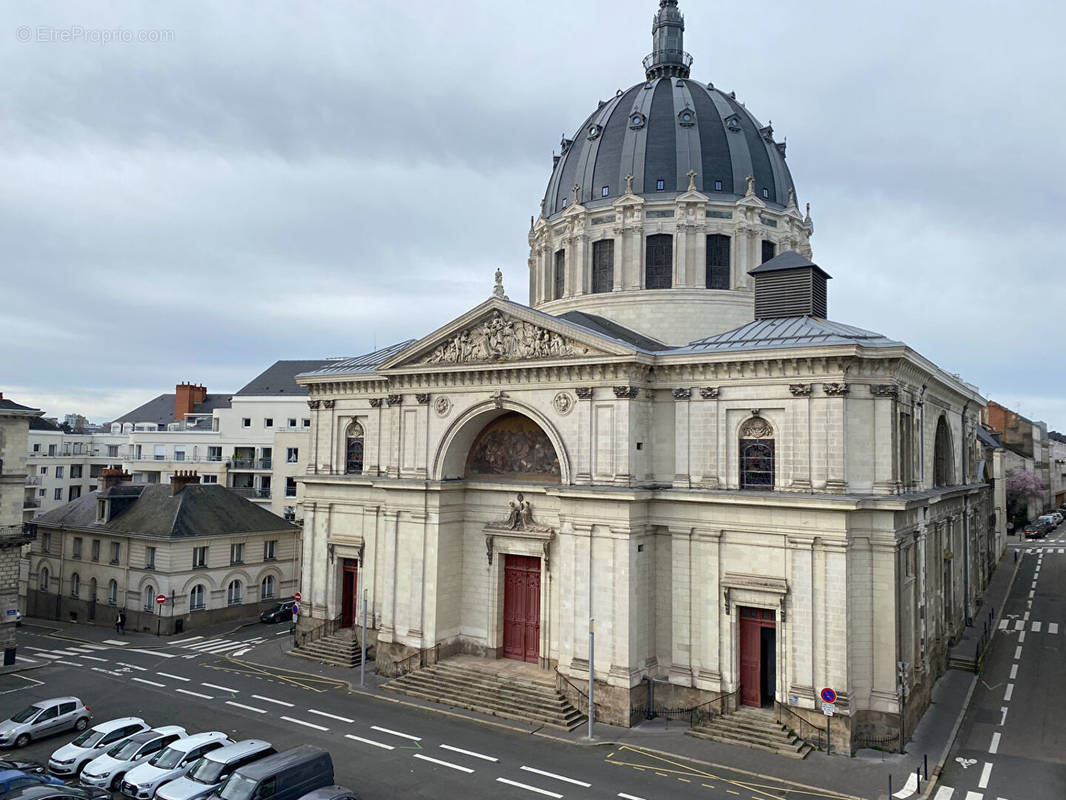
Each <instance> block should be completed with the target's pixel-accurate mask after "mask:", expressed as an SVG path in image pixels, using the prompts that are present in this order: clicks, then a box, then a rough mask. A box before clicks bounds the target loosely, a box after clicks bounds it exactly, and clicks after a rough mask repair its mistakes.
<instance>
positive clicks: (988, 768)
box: [977, 761, 992, 789]
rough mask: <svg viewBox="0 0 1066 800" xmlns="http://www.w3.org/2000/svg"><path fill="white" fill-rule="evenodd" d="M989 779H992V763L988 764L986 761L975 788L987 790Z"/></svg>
mask: <svg viewBox="0 0 1066 800" xmlns="http://www.w3.org/2000/svg"><path fill="white" fill-rule="evenodd" d="M990 777H992V763H991V762H989V761H986V762H985V765H984V767H983V768H982V770H981V778H980V779H979V780H978V781H977V788H978V789H987V788H988V779H989V778H990Z"/></svg>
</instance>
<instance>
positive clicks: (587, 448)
mask: <svg viewBox="0 0 1066 800" xmlns="http://www.w3.org/2000/svg"><path fill="white" fill-rule="evenodd" d="M574 393H575V394H576V395H577V403H576V405H577V408H575V409H574V416H575V418H576V422H577V449H576V451H575V452H574V462H575V463H574V469H575V472H576V475H575V477H574V482H575V483H580V484H589V483H592V448H593V442H592V402H593V401H592V395H593V390H592V387H591V386H579V387H577V388H576V389H574Z"/></svg>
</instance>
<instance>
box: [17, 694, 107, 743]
mask: <svg viewBox="0 0 1066 800" xmlns="http://www.w3.org/2000/svg"><path fill="white" fill-rule="evenodd" d="M92 716H93V715H92V712H90V711H89V708H88V706H86V705H85V704H84V703H82V702H81V700H79V699H78V698H76V697H53V698H52V699H51V700H38V701H37V702H36V703H34V704H33V705H31V706H28V707H27V708H24V709H22V711H20V712H18V713H17V714H12V715H11V716H10V717H9V718H8V719H5V720H4V721H3V722H0V747H11V746H12V745H14V746H15V747H25V746H26V745H28V744H29V743H30V742H31V741H32V740H33V739H40V738H42V737H45V736H52V735H53V734H56V733H62V732H63V731H67V730H70V729H71V728H74V729H75V730H79V731H83V730H85V729H86V728H87V727H88V726H89V720H90V719H92Z"/></svg>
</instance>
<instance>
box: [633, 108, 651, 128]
mask: <svg viewBox="0 0 1066 800" xmlns="http://www.w3.org/2000/svg"><path fill="white" fill-rule="evenodd" d="M647 121H648V118H647V117H645V116H644V115H643V114H641V113H640V112H639V111H634V112H633V113H632V114H630V115H629V127H630V128H632V129H633V130H639V129H640V128H643V127H644V125H645V124H646V123H647Z"/></svg>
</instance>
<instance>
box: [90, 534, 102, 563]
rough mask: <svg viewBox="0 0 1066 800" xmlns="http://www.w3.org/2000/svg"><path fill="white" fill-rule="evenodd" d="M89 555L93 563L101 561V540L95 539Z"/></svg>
mask: <svg viewBox="0 0 1066 800" xmlns="http://www.w3.org/2000/svg"><path fill="white" fill-rule="evenodd" d="M89 553H90V556H89V557H90V558H91V559H92V560H93V561H99V560H100V540H99V539H93V543H92V545H91V546H90V548H89Z"/></svg>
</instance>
